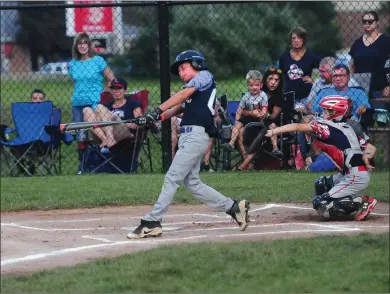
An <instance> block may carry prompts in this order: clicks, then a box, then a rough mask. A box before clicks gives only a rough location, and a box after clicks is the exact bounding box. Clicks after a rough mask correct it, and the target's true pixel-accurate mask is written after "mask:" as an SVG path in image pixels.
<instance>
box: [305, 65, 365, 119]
mask: <svg viewBox="0 0 390 294" xmlns="http://www.w3.org/2000/svg"><path fill="white" fill-rule="evenodd" d="M349 80H350V71H349V69H348V67H347V66H345V65H343V64H338V65H336V66H335V67H334V68H333V71H332V84H333V86H334V87H333V88H326V89H323V90H321V91H320V92H319V93H318V95H317V97H316V99H315V101H314V103H313V105H312V108H311V111H312V112H317V113H318V114H321V113H322V109H321V107H320V102H321V100H322V98H324V97H326V96H332V95H337V96H343V97H348V98H350V99H352V102H353V105H352V115H353V117H354V118H355V119H357V120H360V118H361V116H362V115H363V114H364V113H365V112H366V111H367V109H369V108H371V106H370V103H369V102H368V97H367V95H366V93H365V92H364V90H363V89H362V88H349V86H348V83H349Z"/></svg>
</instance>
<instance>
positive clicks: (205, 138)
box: [143, 126, 234, 221]
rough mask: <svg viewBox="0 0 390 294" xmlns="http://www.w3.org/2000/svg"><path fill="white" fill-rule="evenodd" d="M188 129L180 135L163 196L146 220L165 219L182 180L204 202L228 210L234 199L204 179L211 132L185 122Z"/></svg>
mask: <svg viewBox="0 0 390 294" xmlns="http://www.w3.org/2000/svg"><path fill="white" fill-rule="evenodd" d="M184 129H185V131H186V132H184V133H182V134H181V135H180V139H179V149H178V151H177V153H176V155H175V157H174V159H173V161H172V164H171V166H170V168H169V170H168V172H167V174H166V175H165V180H164V185H163V187H162V189H161V193H160V196H159V197H158V200H157V202H156V204H155V205H154V207H153V209H152V211H151V212H150V213H148V214H147V215H145V216H144V217H143V219H144V220H147V221H161V219H162V217H163V215H164V213H165V212H166V211H167V210H168V207H169V205H170V204H171V202H172V199H173V197H174V196H175V194H176V190H177V188H178V187H179V186H180V185H181V184H184V186H185V187H186V189H187V190H188V191H189V192H190V193H192V195H193V196H194V197H195V198H197V199H198V200H199V201H200V202H202V203H203V204H206V205H207V206H209V207H212V208H215V209H216V210H218V211H224V212H226V211H228V210H229V209H230V208H231V207H232V205H233V203H234V201H233V200H232V199H231V198H227V197H225V196H223V195H222V194H221V193H219V192H218V191H216V190H214V189H213V188H211V187H209V186H207V185H206V184H204V183H203V182H202V181H201V180H200V177H199V171H200V164H201V161H202V157H203V155H204V153H205V151H206V149H207V146H208V144H209V140H210V137H209V135H208V134H207V133H206V132H205V130H204V128H203V127H199V126H184ZM187 131H188V132H187Z"/></svg>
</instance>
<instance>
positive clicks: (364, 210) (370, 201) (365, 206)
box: [355, 196, 378, 221]
mask: <svg viewBox="0 0 390 294" xmlns="http://www.w3.org/2000/svg"><path fill="white" fill-rule="evenodd" d="M377 202H378V201H377V200H376V199H375V198H372V197H368V196H363V201H362V204H361V206H360V209H359V210H358V211H357V213H356V215H355V220H357V221H361V220H364V219H366V218H367V216H368V215H369V214H370V212H371V211H373V210H374V207H375V205H376V204H377Z"/></svg>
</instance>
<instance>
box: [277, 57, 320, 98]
mask: <svg viewBox="0 0 390 294" xmlns="http://www.w3.org/2000/svg"><path fill="white" fill-rule="evenodd" d="M320 60H321V59H320V57H318V56H315V55H314V54H313V53H311V52H310V51H309V50H306V52H305V54H304V55H303V56H302V58H301V59H300V60H298V61H297V60H294V59H292V57H291V55H290V52H289V51H288V52H285V53H283V55H282V56H281V57H280V59H279V68H280V69H281V70H282V71H283V75H284V81H285V83H284V91H285V92H290V91H294V92H295V100H298V101H299V100H302V99H303V98H306V97H307V96H309V93H310V90H311V87H312V84H310V83H305V82H304V81H303V80H302V78H303V77H304V76H309V77H311V75H312V72H313V68H318V66H319V64H320Z"/></svg>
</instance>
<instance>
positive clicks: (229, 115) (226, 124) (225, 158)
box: [211, 96, 242, 170]
mask: <svg viewBox="0 0 390 294" xmlns="http://www.w3.org/2000/svg"><path fill="white" fill-rule="evenodd" d="M222 97H224V96H222ZM222 97H221V98H222ZM224 99H226V96H225V97H224ZM224 99H222V100H223V101H224ZM222 100H221V101H222ZM222 104H225V105H226V106H225V107H226V108H227V110H226V119H225V121H223V122H222V124H221V126H220V127H219V129H218V138H217V140H216V144H215V145H214V150H215V151H214V153H215V156H213V157H214V159H215V166H214V169H215V170H219V167H220V165H222V170H231V169H232V163H233V162H235V163H234V164H233V167H236V166H238V165H239V164H240V163H241V161H242V159H241V155H240V154H239V153H236V152H235V151H230V150H227V149H226V148H223V147H222V146H221V145H222V144H224V143H227V142H229V140H230V138H231V134H232V128H233V126H234V124H235V123H236V112H237V109H238V106H239V105H240V101H227V103H225V102H224V103H221V105H222ZM233 152H234V153H233ZM232 153H233V154H232ZM221 155H222V159H221V158H220V157H221ZM211 164H212V163H211Z"/></svg>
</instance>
